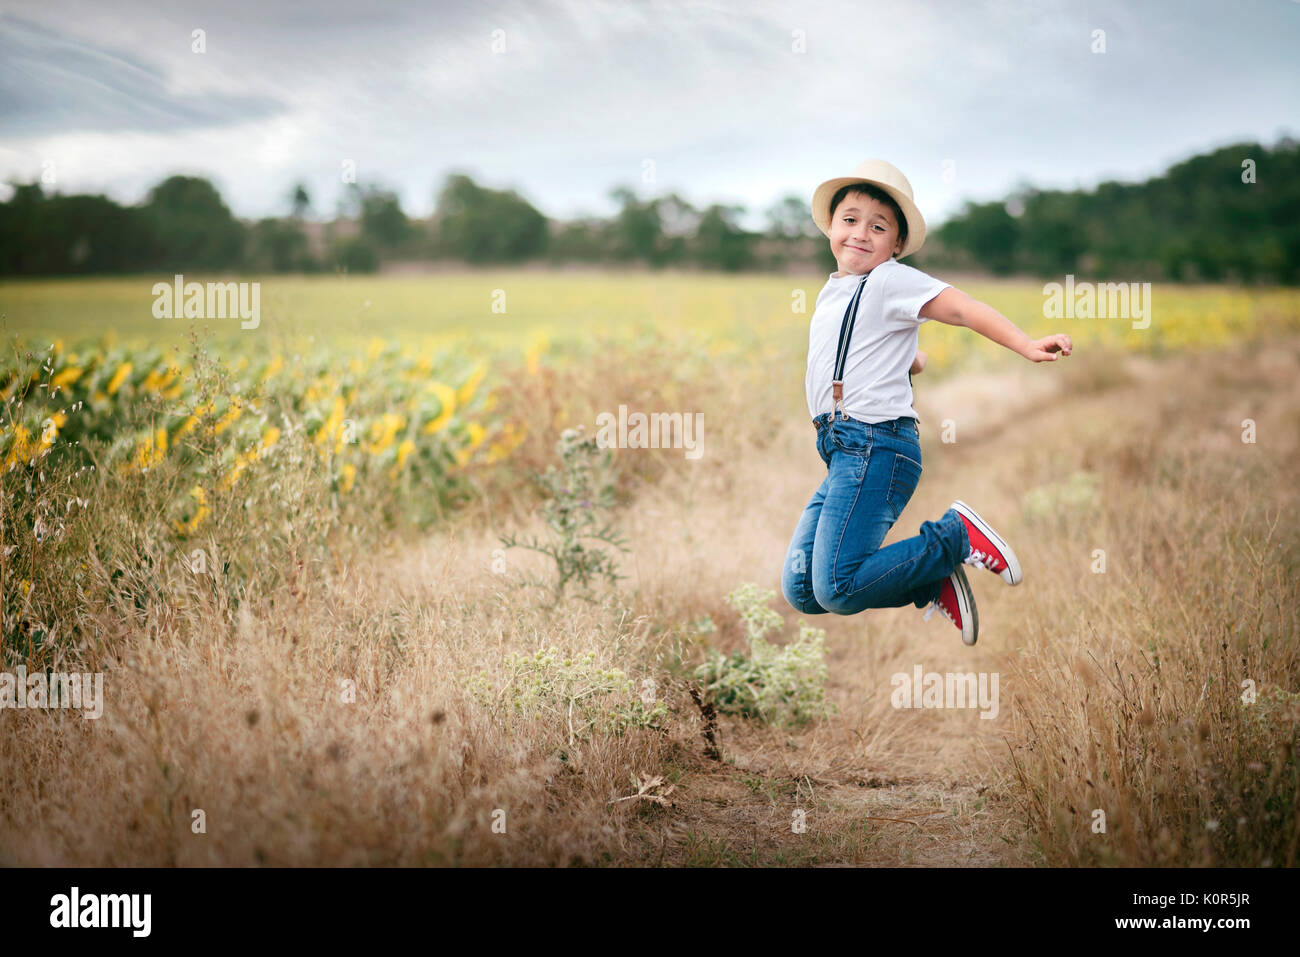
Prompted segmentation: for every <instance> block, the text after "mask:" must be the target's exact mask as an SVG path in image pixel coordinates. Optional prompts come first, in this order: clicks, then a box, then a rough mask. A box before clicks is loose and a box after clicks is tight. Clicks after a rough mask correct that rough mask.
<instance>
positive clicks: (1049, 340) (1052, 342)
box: [1020, 332, 1074, 362]
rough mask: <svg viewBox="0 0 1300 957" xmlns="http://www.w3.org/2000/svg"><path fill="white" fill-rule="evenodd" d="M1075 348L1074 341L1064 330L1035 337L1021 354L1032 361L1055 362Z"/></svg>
mask: <svg viewBox="0 0 1300 957" xmlns="http://www.w3.org/2000/svg"><path fill="white" fill-rule="evenodd" d="M1073 348H1074V343H1072V342H1071V341H1070V337H1069V336H1067V335H1066V334H1065V333H1063V332H1062V333H1057V334H1056V335H1054V336H1045V337H1044V338H1042V339H1035V340H1034V341H1033V342H1031V343H1029V345H1028V346H1026V347H1025V351H1024V352H1022V353H1020V354H1021V355H1022V356H1024V357H1025V358H1026V359H1028V360H1029V361H1030V362H1055V361H1056V360H1057V359H1059V358H1061V356H1068V355H1069V354H1070V351H1071V350H1072V349H1073Z"/></svg>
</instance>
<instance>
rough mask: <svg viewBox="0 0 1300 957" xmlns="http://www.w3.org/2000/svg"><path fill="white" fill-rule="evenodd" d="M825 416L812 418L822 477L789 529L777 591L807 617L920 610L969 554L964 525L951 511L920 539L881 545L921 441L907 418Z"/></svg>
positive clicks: (917, 465) (904, 499) (915, 466)
mask: <svg viewBox="0 0 1300 957" xmlns="http://www.w3.org/2000/svg"><path fill="white" fill-rule="evenodd" d="M831 415H832V413H829V412H827V413H823V414H822V415H819V416H818V417H817V418H816V419H814V420H813V423H814V424H815V425H816V426H817V452H818V453H819V454H820V455H821V457H822V461H823V462H825V463H826V473H827V474H826V479H825V480H824V481H823V482H822V484H821V488H819V489H817V491H816V492H815V493H813V497H812V499H811V500H810V501H809V502H808V506H807V507H806V508H805V509H804V512H803V516H802V517H801V518H800V519H799V524H798V526H797V527H796V528H795V531H794V538H793V539H792V540H791V541H790V549H789V552H788V553H787V554H786V557H785V564H784V566H783V567H782V570H781V591H782V593H783V594H784V595H785V600H786V601H788V602H789V603H790V605H791V607H793V608H794V609H795V610H797V611H800V612H803V613H804V614H806V615H820V614H825V613H827V612H831V613H833V614H837V615H853V614H857V613H858V612H860V611H863V610H864V609H867V608H897V607H900V606H902V605H907V604H913V605H915V606H916V607H917V608H924V607H925V606H926V605H928V604H929V603H930V602H931V601H933V600H934V599H936V598H938V597H939V588H940V586H941V585H942V584H943V581H944V579H945V578H947V577H948V576H949V575H950V574H952V572H953V569H955V568H956V567H957V566H958V565H960V564H961V563H962V561H963V560H964V559H965V557H966V556H967V555H968V554H969V553H970V539H969V537H968V536H967V534H966V525H965V523H964V522H963V521H962V519H961V516H959V515H958V514H957V513H956V512H955V511H953V510H952V509H948V511H946V512H944V513H943V517H942V518H940V519H939V521H937V522H922V523H921V533H920V534H919V535H915V536H913V537H912V538H907V539H904V540H902V541H900V542H894V543H893V544H892V545H887V546H886V547H884V548H881V547H880V543H881V542H882V541H884V540H885V534H886V533H887V532H888V531H889V529H890V528H891V527H892V526H893V524H894V522H896V521H897V520H898V516H899V514H900V513H901V512H902V511H903V507H904V506H906V505H907V503H908V500H909V499H911V497H912V493H913V492H914V491H916V483H917V482H918V481H920V479H921V436H920V433H919V432H918V431H917V428H916V420H915V419H912V418H907V417H905V418H899V419H892V420H890V421H888V422H877V423H875V424H874V425H873V424H869V423H866V422H859V421H857V420H856V419H849V418H845V417H844V415H843V413H840V417H839V418H838V419H837V420H835V421H834V422H832V420H831Z"/></svg>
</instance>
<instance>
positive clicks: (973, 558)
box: [964, 548, 1002, 572]
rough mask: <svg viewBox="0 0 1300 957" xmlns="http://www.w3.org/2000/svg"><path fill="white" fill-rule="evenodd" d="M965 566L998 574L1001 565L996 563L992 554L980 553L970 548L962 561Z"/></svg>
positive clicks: (996, 560)
mask: <svg viewBox="0 0 1300 957" xmlns="http://www.w3.org/2000/svg"><path fill="white" fill-rule="evenodd" d="M964 561H965V563H966V564H967V565H975V566H976V567H978V568H987V569H988V570H989V571H994V572H1000V571H1001V570H1002V569H1001V565H1002V563H1001V562H1000V561H998V558H997V556H996V555H994V554H993V553H992V552H982V551H980V550H979V549H978V548H972V549H971V552H970V554H969V555H967V556H966V558H965V559H964Z"/></svg>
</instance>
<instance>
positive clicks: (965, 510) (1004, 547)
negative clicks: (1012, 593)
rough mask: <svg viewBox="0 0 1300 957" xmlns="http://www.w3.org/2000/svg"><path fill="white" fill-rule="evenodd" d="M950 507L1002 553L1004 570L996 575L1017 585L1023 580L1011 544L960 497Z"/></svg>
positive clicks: (1022, 574) (1009, 583)
mask: <svg viewBox="0 0 1300 957" xmlns="http://www.w3.org/2000/svg"><path fill="white" fill-rule="evenodd" d="M952 508H953V511H955V512H957V514H959V515H964V516H965V517H966V518H968V519H969V520H970V522H971V524H972V525H974V526H975V527H976V528H978V529H979V530H980V532H982V533H983V534H984V536H985V537H987V538H988V540H989V541H990V542H992V543H993V544H994V545H995V546H996V547H997V549H998V551H1000V552H1001V553H1002V557H1003V558H1005V559H1006V560H1007V568H1006V571H1005V572H998V577H999V578H1001V579H1002V580H1003V581H1004V582H1006V583H1007V584H1008V585H1019V584H1020V583H1021V582H1022V581H1024V579H1025V576H1024V572H1023V571H1022V570H1021V568H1020V560H1019V559H1018V558H1016V553H1015V552H1013V551H1012V550H1011V546H1010V545H1008V544H1007V543H1006V540H1005V539H1003V537H1002V536H1001V535H999V534H998V533H997V532H995V531H993V529H992V527H991V526H990V525H989V523H988V522H986V521H984V519H982V518H980V517H979V515H978V514H976V512H975V509H973V508H971V507H970V506H969V505H967V504H966V503H965V502H963V501H961V500H960V499H958V500H957V501H955V502H953V503H952Z"/></svg>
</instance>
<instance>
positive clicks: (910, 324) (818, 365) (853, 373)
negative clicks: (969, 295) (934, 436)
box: [804, 259, 949, 423]
mask: <svg viewBox="0 0 1300 957" xmlns="http://www.w3.org/2000/svg"><path fill="white" fill-rule="evenodd" d="M861 281H862V275H861V274H860V273H859V274H853V273H848V274H846V275H843V276H836V275H834V274H833V273H832V274H831V275H830V277H829V279H827V281H826V285H825V286H823V287H822V291H821V292H820V293H819V294H818V295H817V305H816V307H815V308H814V309H813V316H812V322H811V323H810V324H809V327H808V374H807V377H806V378H805V380H804V388H805V391H806V392H807V396H808V414H809V416H810V417H811V418H814V419H815V418H817V416H819V415H821V414H822V413H823V412H831V411H833V410H834V408H835V400H834V399H833V398H832V395H831V381H832V380H833V379H834V378H835V350H836V348H837V347H838V346H839V339H840V324H841V322H843V320H844V311H845V310H846V309H847V308H848V306H849V301H850V300H851V299H852V298H853V293H854V291H856V290H857V288H858V283H859V282H861ZM948 285H949V284H948V283H946V282H943V281H942V280H939V279H935V278H934V277H933V276H930V275H928V274H926V273H923V272H921V270H919V269H913V268H912V267H911V266H908V265H905V264H904V263H900V262H899V261H898V260H896V259H887V260H885V261H884V262H883V263H881V264H880V265H879V266H877V267H876V268H875V269H873V270H872V271H871V275H870V278H868V279H867V285H866V287H865V288H864V289H863V290H862V297H861V299H859V300H858V314H857V319H856V320H855V321H854V323H853V337H852V339H851V340H850V341H849V347H848V354H847V357H846V358H845V360H844V402H843V405H842V406H841V408H843V409H844V412H845V413H846V414H847V415H848V416H849V417H850V418H854V419H858V420H859V421H862V422H871V423H876V422H887V421H889V420H890V419H897V418H900V417H902V416H911V417H912V418H914V419H917V420H918V421H919V420H920V417H919V416H918V415H917V414H916V410H915V409H913V408H912V384H911V382H910V381H908V370H909V369H911V367H912V360H913V359H914V358H916V344H917V338H918V337H917V330H918V329H919V328H920V326H921V323H923V322H925V321H926V320H925V319H923V318H921V317H920V316H918V315H917V313H919V312H920V311H921V307H922V306H924V305H925V304H926V303H927V302H929V301H930V300H931V299H933V298H934V297H935V296H937V295H939V293H940V292H942V291H943V290H944V289H946V288H947V287H948Z"/></svg>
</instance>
